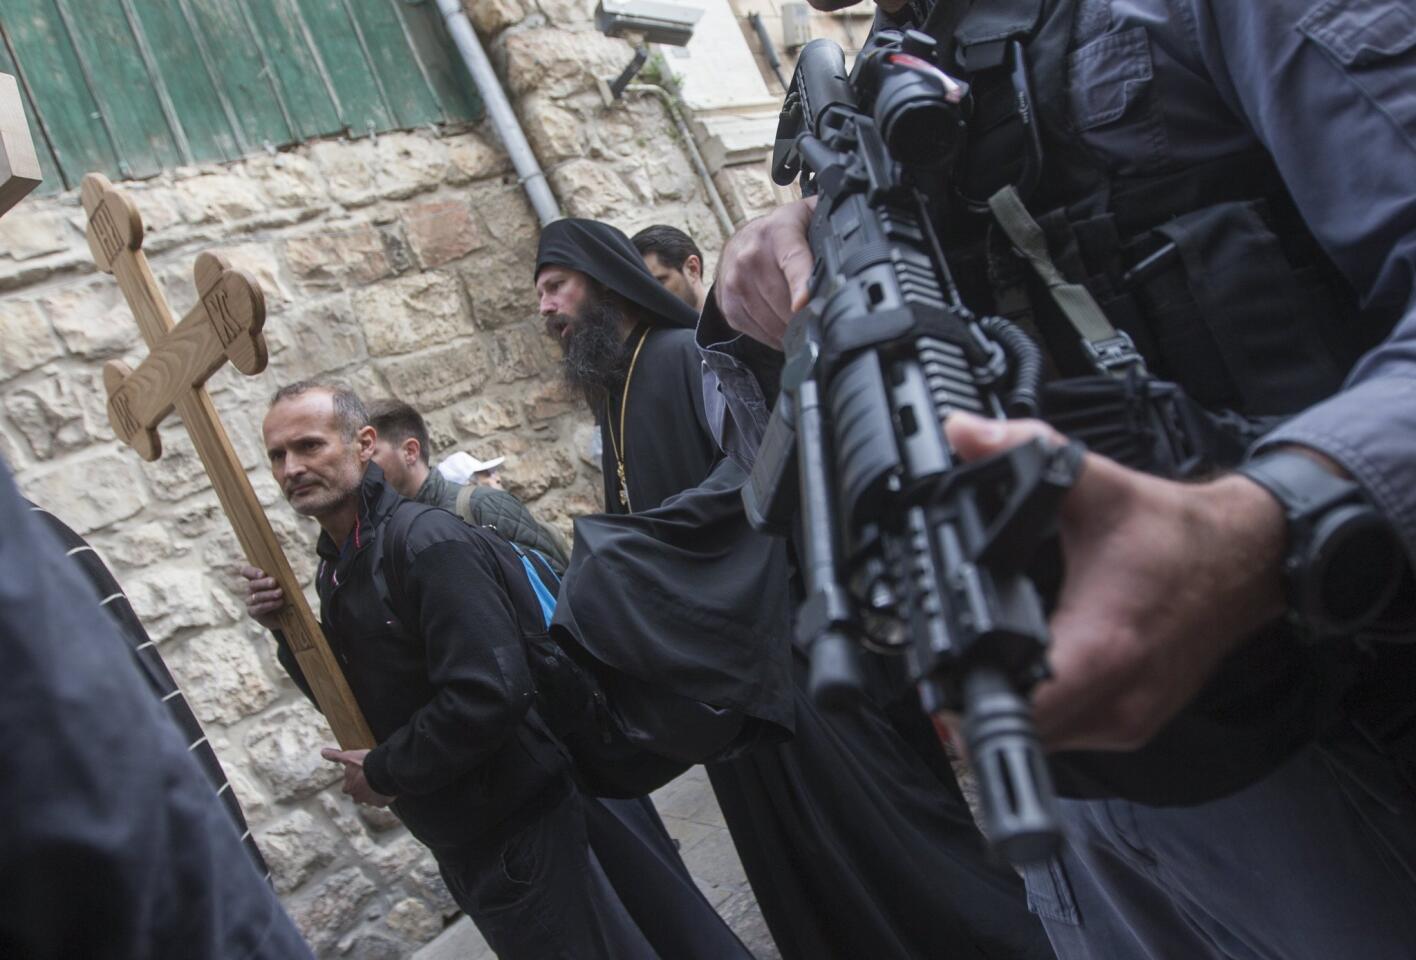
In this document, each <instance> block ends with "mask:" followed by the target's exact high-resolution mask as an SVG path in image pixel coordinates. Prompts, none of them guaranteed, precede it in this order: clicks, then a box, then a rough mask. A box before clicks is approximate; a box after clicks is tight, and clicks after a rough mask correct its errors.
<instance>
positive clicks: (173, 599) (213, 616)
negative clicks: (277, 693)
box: [124, 566, 268, 706]
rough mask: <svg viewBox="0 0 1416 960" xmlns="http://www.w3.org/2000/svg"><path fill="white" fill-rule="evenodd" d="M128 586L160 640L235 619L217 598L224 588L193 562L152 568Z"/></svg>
mask: <svg viewBox="0 0 1416 960" xmlns="http://www.w3.org/2000/svg"><path fill="white" fill-rule="evenodd" d="M124 586H125V588H126V590H127V593H128V599H129V601H131V603H132V604H133V610H134V612H136V613H137V615H138V619H140V620H142V622H143V626H144V627H145V628H146V629H147V632H148V635H149V636H151V637H152V638H153V639H154V640H156V641H158V642H159V643H161V642H163V641H165V640H168V639H170V638H171V637H172V636H173V635H174V634H176V633H177V632H178V631H180V630H185V629H187V628H189V627H197V628H202V629H205V628H209V627H213V626H216V625H218V624H225V623H229V622H231V620H232V616H231V615H230V614H229V613H228V612H227V610H226V609H224V608H223V607H222V605H221V604H220V603H218V602H217V590H218V589H220V588H218V587H217V586H216V585H215V584H214V583H213V582H212V581H211V579H210V578H209V577H208V576H207V575H206V574H205V573H204V572H203V571H201V570H199V569H193V568H191V567H189V566H167V567H155V568H149V569H145V570H143V571H141V572H139V573H137V574H136V575H134V576H133V577H131V578H129V579H128V582H127V583H126V584H124ZM218 659H220V658H218ZM209 667H212V664H209V663H208V664H204V665H193V672H194V673H197V672H200V671H201V670H204V669H207V668H209ZM224 681H225V678H223V682H224ZM253 696H254V695H253ZM267 702H268V701H267ZM194 706H195V705H194Z"/></svg>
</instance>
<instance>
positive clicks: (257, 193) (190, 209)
mask: <svg viewBox="0 0 1416 960" xmlns="http://www.w3.org/2000/svg"><path fill="white" fill-rule="evenodd" d="M177 202H178V204H179V205H180V206H181V207H182V208H183V210H184V212H185V214H186V218H187V220H188V221H189V222H191V223H196V224H203V223H217V224H229V223H231V222H232V221H235V220H242V219H244V218H246V217H253V216H255V215H256V214H258V213H262V212H264V211H265V210H266V209H267V208H268V206H269V204H270V201H269V200H268V199H267V198H266V196H265V192H264V191H263V190H262V189H261V185H260V182H259V181H257V180H254V179H251V178H249V177H242V176H239V175H237V174H235V173H226V172H224V171H222V172H213V173H206V174H203V175H202V176H198V177H189V178H188V179H185V180H180V181H178V183H177Z"/></svg>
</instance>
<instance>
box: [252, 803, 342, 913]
mask: <svg viewBox="0 0 1416 960" xmlns="http://www.w3.org/2000/svg"><path fill="white" fill-rule="evenodd" d="M256 842H257V843H258V844H259V845H260V848H261V853H263V854H265V858H266V864H267V865H268V866H269V867H270V878H271V880H272V881H273V882H274V883H275V889H276V892H277V893H282V894H285V893H290V892H291V891H293V890H295V889H296V888H298V887H299V886H300V885H301V884H302V883H304V882H305V881H306V880H308V879H309V878H310V877H311V876H312V875H313V874H314V873H315V871H317V870H319V869H321V868H323V867H327V866H329V865H330V864H331V863H333V862H334V858H335V855H336V852H337V851H336V844H337V840H336V838H335V836H334V835H333V834H332V833H330V832H329V830H328V829H326V828H324V827H322V826H320V824H319V823H318V822H316V820H315V818H314V817H312V816H310V814H308V813H307V812H305V811H304V810H296V811H295V812H294V813H292V814H291V815H290V816H288V817H286V818H285V819H283V820H281V821H280V822H279V823H276V824H275V825H274V826H271V827H267V828H266V829H265V830H263V831H261V833H260V834H259V835H258V836H257V837H256Z"/></svg>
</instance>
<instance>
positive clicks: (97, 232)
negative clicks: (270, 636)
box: [80, 173, 374, 750]
mask: <svg viewBox="0 0 1416 960" xmlns="http://www.w3.org/2000/svg"><path fill="white" fill-rule="evenodd" d="M80 194H81V197H82V199H83V205H84V211H85V212H86V213H87V214H88V230H87V234H88V242H89V250H90V252H91V253H92V254H93V259H94V262H95V263H96V264H98V268H99V269H100V270H102V271H104V272H105V273H111V274H113V275H114V277H115V278H117V280H118V286H119V288H120V289H122V291H123V296H124V297H125V298H126V299H127V301H128V306H129V307H131V308H132V311H133V316H134V317H135V318H136V319H137V321H138V327H139V329H141V330H142V334H143V339H145V340H146V341H147V343H148V348H149V352H148V356H147V359H145V360H144V361H143V362H142V363H140V364H139V365H138V368H137V369H136V370H130V369H129V368H128V367H127V366H125V365H124V364H121V363H117V362H110V363H108V364H107V365H105V367H104V370H103V381H104V385H105V387H106V388H107V390H108V416H109V419H110V420H111V421H112V422H113V427H114V430H115V431H116V432H117V434H118V436H119V438H121V439H122V440H123V441H124V442H125V443H128V444H129V445H131V446H133V447H134V448H135V449H136V450H137V451H138V453H139V454H140V455H141V456H143V458H144V459H147V460H155V459H157V457H158V456H159V455H160V454H161V450H162V447H161V443H160V441H159V440H158V435H157V426H158V424H159V423H161V421H162V419H163V418H164V417H165V416H167V414H169V413H171V412H172V410H173V409H176V411H177V413H178V414H179V415H180V416H181V418H182V423H183V425H185V426H186V428H187V432H188V433H189V434H190V435H191V438H192V445H193V446H195V447H196V450H197V455H198V456H199V457H201V460H202V465H203V466H204V467H205V468H206V472H207V476H208V477H210V478H211V483H212V486H213V487H214V488H215V489H216V496H217V498H218V499H219V500H220V501H221V506H222V509H224V510H225V511H226V516H227V519H229V520H230V521H231V525H232V527H234V528H235V530H236V537H237V539H238V540H239V541H240V542H241V549H242V550H243V551H245V554H246V558H247V559H248V560H250V562H251V564H252V565H253V566H257V567H260V568H261V569H262V570H264V571H266V573H267V574H269V575H270V576H272V577H274V578H275V580H276V582H277V583H278V584H279V585H280V589H281V590H282V591H283V592H284V593H285V598H286V604H285V607H284V608H283V609H282V610H281V611H280V629H281V631H282V632H283V633H284V634H285V640H286V642H287V643H288V644H289V645H290V649H291V651H292V652H293V653H294V654H295V659H296V661H297V662H298V663H299V664H300V669H301V671H303V673H304V674H305V679H306V680H308V681H309V683H310V688H311V689H312V690H313V692H314V694H315V700H316V702H318V703H319V705H320V709H321V710H322V711H324V715H325V718H326V719H327V720H328V721H329V725H330V727H331V728H332V729H333V730H334V735H335V737H336V739H338V740H339V744H340V746H342V747H344V748H345V749H346V750H353V749H359V748H363V747H372V746H374V738H373V734H372V733H370V732H369V726H368V724H367V723H366V722H365V721H364V717H363V714H362V713H361V712H360V711H359V705H358V704H357V703H355V702H354V695H353V693H351V692H350V690H349V684H348V683H347V682H346V681H345V679H344V673H343V672H342V671H341V670H340V669H339V663H338V661H337V660H335V658H334V654H333V653H331V652H330V649H329V644H328V643H327V642H326V640H325V638H324V634H323V633H321V632H320V627H319V623H318V622H317V621H316V620H315V617H314V615H313V614H312V613H311V612H310V606H309V604H308V603H306V601H305V594H304V592H303V591H302V590H301V589H300V584H299V583H298V582H297V581H296V579H295V574H294V572H293V571H292V570H291V569H290V563H289V561H287V560H286V559H285V553H284V551H282V550H281V549H280V542H279V541H278V540H276V538H275V531H274V530H272V529H271V526H270V521H269V520H268V519H267V518H266V515H265V511H264V510H262V509H261V504H260V501H259V500H257V499H256V492H255V490H254V489H252V487H251V482H250V480H249V479H248V478H247V476H246V471H245V468H244V467H242V465H241V461H240V459H239V458H238V457H237V456H236V451H235V450H234V449H232V447H231V441H230V440H229V439H228V438H227V436H226V431H225V429H224V428H223V427H222V426H221V421H220V420H218V419H217V416H216V408H215V406H213V405H212V402H211V397H210V396H208V395H207V392H206V388H205V387H204V386H203V385H204V384H205V383H206V380H207V378H208V377H209V376H211V375H212V374H213V373H215V372H216V371H217V370H219V369H220V368H221V366H222V365H223V364H224V363H225V362H226V361H227V360H228V359H230V360H231V361H232V362H233V363H234V364H235V365H236V368H237V369H238V370H240V371H241V372H242V373H244V374H246V375H247V376H251V375H254V374H257V373H260V372H261V371H262V370H264V369H265V365H266V348H265V338H264V337H263V336H262V335H261V327H262V325H263V324H264V323H265V299H264V297H263V296H262V294H261V290H260V287H259V286H258V285H257V284H256V282H255V281H254V280H252V279H251V278H250V277H249V276H247V275H246V274H244V273H242V272H241V271H239V270H233V269H232V268H231V267H230V265H229V264H227V263H226V261H225V260H223V259H222V258H221V257H219V256H216V255H213V254H206V253H204V254H202V255H200V256H199V257H198V258H197V263H196V281H197V290H198V292H199V293H200V299H199V301H198V303H197V305H196V306H195V307H193V308H192V310H191V311H190V312H189V313H188V314H187V315H186V316H185V317H184V318H183V319H182V322H181V323H179V324H177V325H176V326H175V327H174V326H173V323H172V313H171V311H170V310H169V309H168V307H167V302H166V300H164V299H163V296H162V290H161V289H160V288H159V287H158V285H157V280H156V279H155V278H154V277H153V275H152V271H151V270H150V269H149V268H148V263H147V257H146V256H145V255H144V254H143V251H142V244H143V222H142V218H141V217H140V216H139V215H138V211H137V208H135V207H134V206H133V204H132V201H131V200H129V199H128V197H127V196H126V195H125V194H124V193H122V192H120V191H119V190H116V189H114V187H113V184H111V183H109V182H108V178H107V177H105V176H103V175H102V174H100V173H90V174H89V175H88V176H86V177H84V181H83V186H82V188H81V190H80Z"/></svg>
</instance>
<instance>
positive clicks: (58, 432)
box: [4, 372, 112, 460]
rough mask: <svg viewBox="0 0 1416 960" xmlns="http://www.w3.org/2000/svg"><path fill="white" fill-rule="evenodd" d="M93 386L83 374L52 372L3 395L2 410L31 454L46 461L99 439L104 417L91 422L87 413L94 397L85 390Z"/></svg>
mask: <svg viewBox="0 0 1416 960" xmlns="http://www.w3.org/2000/svg"><path fill="white" fill-rule="evenodd" d="M93 387H94V384H93V381H92V378H89V377H84V376H83V375H82V373H80V375H78V376H75V375H73V374H71V373H69V372H64V373H58V372H55V373H51V374H50V375H49V376H48V377H46V378H44V379H40V380H31V381H30V382H28V383H27V384H26V385H25V386H22V387H17V388H15V389H14V390H12V391H11V392H10V393H9V394H8V395H6V397H5V400H4V405H5V413H6V414H7V415H8V416H9V418H10V423H11V425H13V426H14V428H15V429H16V430H18V431H19V432H20V434H21V435H23V436H24V438H25V440H26V441H27V442H28V443H29V447H30V450H31V451H32V452H33V454H34V456H35V457H36V458H37V459H39V460H48V459H50V458H51V457H54V456H57V455H59V454H62V453H67V452H68V451H70V450H78V449H80V448H82V447H86V446H88V445H89V444H90V443H92V442H93V441H94V440H95V439H100V438H102V436H103V434H102V433H101V432H100V431H105V430H107V428H108V421H107V418H105V419H103V420H102V421H100V422H98V423H94V422H93V417H92V416H91V415H89V414H88V413H87V411H89V410H92V409H93V404H94V403H95V402H96V398H91V397H86V396H85V393H86V392H89V391H91V390H92V389H93ZM108 435H109V436H112V434H111V433H109V434H108Z"/></svg>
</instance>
